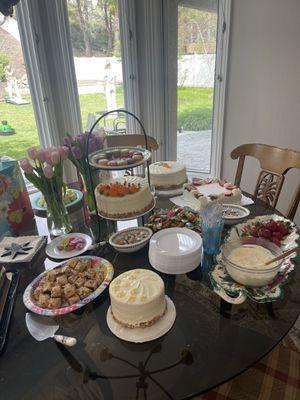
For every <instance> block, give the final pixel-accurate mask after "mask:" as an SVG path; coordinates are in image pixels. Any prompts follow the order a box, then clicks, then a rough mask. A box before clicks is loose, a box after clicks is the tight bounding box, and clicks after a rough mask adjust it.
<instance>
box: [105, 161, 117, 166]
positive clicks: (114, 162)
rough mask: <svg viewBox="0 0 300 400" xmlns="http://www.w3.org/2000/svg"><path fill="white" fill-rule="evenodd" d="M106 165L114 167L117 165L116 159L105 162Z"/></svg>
mask: <svg viewBox="0 0 300 400" xmlns="http://www.w3.org/2000/svg"><path fill="white" fill-rule="evenodd" d="M107 165H108V167H116V166H117V165H118V163H117V161H116V160H110V161H108V163H107Z"/></svg>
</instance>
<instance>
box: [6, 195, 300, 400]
mask: <svg viewBox="0 0 300 400" xmlns="http://www.w3.org/2000/svg"><path fill="white" fill-rule="evenodd" d="M249 209H250V211H251V215H250V217H253V216H254V215H260V214H268V213H273V212H274V210H273V209H268V208H266V207H265V206H264V205H263V204H262V203H260V202H257V203H256V204H254V205H253V206H250V207H249ZM102 256H103V257H104V258H106V259H108V260H109V261H111V262H112V264H113V265H114V268H115V276H116V275H118V274H120V273H122V272H124V271H126V270H129V269H133V268H137V267H138V268H150V269H151V266H150V265H149V260H148V248H147V247H146V248H144V249H143V250H141V251H139V252H137V253H134V254H123V253H116V252H114V251H113V250H112V249H110V250H109V251H108V252H107V254H103V255H102ZM208 261H209V260H208ZM298 265H299V264H298ZM160 275H161V277H162V278H163V280H164V282H165V287H166V294H167V295H168V296H169V297H170V298H171V299H172V300H173V302H174V304H175V307H176V313H177V317H176V321H175V324H174V326H173V328H172V329H171V330H170V331H169V332H168V333H167V334H166V335H164V336H163V337H161V338H160V339H157V340H154V341H152V342H147V343H143V344H134V343H129V342H125V341H123V340H120V339H118V338H116V337H115V336H114V335H113V334H112V333H111V332H110V330H109V328H108V326H107V323H106V312H107V310H108V307H109V297H108V291H107V290H106V291H105V292H104V293H103V295H101V296H100V297H99V298H98V299H96V300H95V301H94V302H92V303H90V304H88V305H87V306H86V307H84V308H83V309H82V310H79V311H78V312H76V313H71V314H68V315H64V316H61V317H58V318H57V322H58V324H59V325H60V328H59V331H58V332H57V333H59V334H66V335H69V336H73V337H76V338H77V340H78V344H77V345H76V346H74V347H72V348H67V347H64V346H62V345H60V344H58V343H56V342H54V341H53V340H52V339H48V340H45V341H44V342H37V341H35V340H34V339H33V338H32V337H31V336H30V334H29V333H28V331H27V328H26V326H25V312H26V309H25V307H24V305H23V303H22V292H23V289H24V288H23V287H21V286H20V287H19V292H20V293H19V294H18V296H17V299H16V305H15V310H14V314H13V318H12V322H11V329H10V333H9V337H8V343H7V346H6V349H5V352H4V353H3V354H2V356H0V393H1V396H3V399H10V400H17V399H18V400H19V399H24V400H27V399H28V400H29V399H30V400H43V399H45V400H46V399H55V400H60V399H63V400H69V399H70V400H71V399H72V400H77V399H78V400H79V399H97V400H98V399H105V400H108V399H117V400H129V399H130V400H132V399H185V398H190V397H193V396H194V395H197V394H199V393H203V392H205V391H207V390H209V389H211V388H213V387H215V386H217V385H219V384H221V383H223V382H225V381H227V380H229V379H231V378H232V377H234V376H235V375H237V374H240V373H241V372H243V371H244V370H246V369H247V368H249V367H250V366H251V365H252V364H253V363H255V362H256V361H258V360H259V359H260V358H262V357H263V356H264V355H266V354H267V353H268V352H269V351H270V350H271V349H272V348H273V347H274V346H276V345H277V344H278V342H279V341H280V340H281V339H282V338H283V336H284V335H285V334H286V333H287V332H288V331H289V329H290V328H291V327H292V325H293V323H294V322H295V320H296V318H297V316H298V314H299V301H300V285H299V271H298V269H297V268H296V271H295V274H294V275H293V278H292V280H291V282H290V283H289V284H288V285H287V286H286V287H285V297H284V298H283V299H281V300H278V301H275V302H273V303H270V304H269V305H268V306H267V305H266V304H257V303H254V302H251V301H249V300H247V301H246V302H245V303H243V304H242V305H234V306H229V305H228V304H227V303H225V302H223V301H221V300H220V298H219V297H218V295H217V294H215V293H214V292H213V291H212V290H211V288H210V287H209V282H208V281H207V280H206V279H205V277H204V276H202V275H203V274H202V270H201V268H200V267H198V268H197V269H196V270H194V271H192V272H190V273H188V274H183V275H176V276H174V275H167V274H160ZM16 382H17V384H16ZM1 398H2V397H1Z"/></svg>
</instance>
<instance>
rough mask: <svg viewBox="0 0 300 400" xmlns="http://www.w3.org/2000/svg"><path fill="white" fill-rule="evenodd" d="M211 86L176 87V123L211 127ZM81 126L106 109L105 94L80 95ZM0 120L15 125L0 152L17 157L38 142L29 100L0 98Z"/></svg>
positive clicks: (119, 99) (119, 100)
mask: <svg viewBox="0 0 300 400" xmlns="http://www.w3.org/2000/svg"><path fill="white" fill-rule="evenodd" d="M117 104H118V107H122V106H123V92H122V88H118V90H117ZM212 104H213V90H212V89H206V88H187V87H185V88H179V89H178V127H179V128H181V127H182V128H183V129H184V130H207V129H210V128H211V118H212ZM80 106H81V114H82V123H83V126H84V127H85V126H86V121H87V116H88V113H95V112H97V111H102V110H105V109H106V101H105V96H104V94H83V95H80ZM0 120H1V121H2V120H7V121H8V123H9V124H10V125H12V127H13V128H14V129H15V131H16V135H14V136H6V137H5V136H0V156H1V155H4V154H5V155H8V156H11V157H14V158H16V159H20V158H22V157H23V156H25V153H26V149H27V147H30V146H39V140H38V135H37V130H36V125H35V120H34V114H33V109H32V104H28V105H23V106H16V105H12V104H7V103H5V102H4V101H0Z"/></svg>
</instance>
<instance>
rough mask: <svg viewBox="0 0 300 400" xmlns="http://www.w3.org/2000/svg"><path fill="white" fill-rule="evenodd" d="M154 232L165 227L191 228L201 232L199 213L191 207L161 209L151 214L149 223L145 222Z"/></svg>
mask: <svg viewBox="0 0 300 400" xmlns="http://www.w3.org/2000/svg"><path fill="white" fill-rule="evenodd" d="M145 226H147V227H148V228H151V229H152V231H153V232H157V231H159V230H161V229H165V228H178V227H183V228H189V229H192V230H193V231H196V232H199V233H200V232H201V228H200V220H199V214H198V213H197V212H196V211H194V210H192V209H191V208H189V207H184V208H182V207H174V208H172V209H171V210H163V209H161V210H159V211H157V212H156V213H155V214H153V215H151V217H150V218H149V220H148V223H147V224H145Z"/></svg>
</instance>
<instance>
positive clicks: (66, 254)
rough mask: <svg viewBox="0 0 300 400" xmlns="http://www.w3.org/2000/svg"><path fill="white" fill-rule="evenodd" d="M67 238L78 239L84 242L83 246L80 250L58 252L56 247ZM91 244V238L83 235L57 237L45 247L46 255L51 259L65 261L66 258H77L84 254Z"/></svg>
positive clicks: (74, 234)
mask: <svg viewBox="0 0 300 400" xmlns="http://www.w3.org/2000/svg"><path fill="white" fill-rule="evenodd" d="M69 237H78V238H82V239H84V240H85V246H84V247H83V248H82V249H81V250H72V251H65V250H59V249H58V245H59V244H60V243H61V242H62V241H63V240H64V239H67V238H69ZM92 243H93V240H92V238H91V237H90V236H89V235H86V234H85V233H68V234H67V235H63V236H58V237H57V238H55V239H53V240H51V242H50V243H48V244H47V246H46V254H47V256H49V257H51V258H56V259H59V260H65V259H67V258H72V257H77V256H79V255H80V254H82V253H84V252H85V251H87V250H88V248H89V247H90V245H91V244H92Z"/></svg>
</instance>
